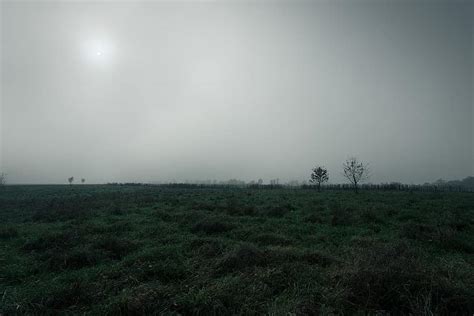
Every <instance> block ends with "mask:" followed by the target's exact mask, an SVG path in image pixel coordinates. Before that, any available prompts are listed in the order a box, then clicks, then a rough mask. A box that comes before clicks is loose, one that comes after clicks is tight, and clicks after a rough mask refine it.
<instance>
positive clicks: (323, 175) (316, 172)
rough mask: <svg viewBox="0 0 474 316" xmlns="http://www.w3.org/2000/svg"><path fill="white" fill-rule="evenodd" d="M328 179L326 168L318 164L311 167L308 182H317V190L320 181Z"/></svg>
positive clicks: (319, 188) (319, 189)
mask: <svg viewBox="0 0 474 316" xmlns="http://www.w3.org/2000/svg"><path fill="white" fill-rule="evenodd" d="M328 180H329V174H328V170H327V169H326V168H324V167H321V166H318V167H316V168H314V169H313V173H311V179H310V180H309V182H311V183H315V184H317V185H318V192H319V191H321V183H324V182H327V181H328Z"/></svg>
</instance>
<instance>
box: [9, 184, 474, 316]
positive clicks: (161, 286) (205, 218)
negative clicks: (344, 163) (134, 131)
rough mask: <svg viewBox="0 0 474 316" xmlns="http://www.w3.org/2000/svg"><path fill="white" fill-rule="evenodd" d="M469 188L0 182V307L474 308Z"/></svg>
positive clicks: (473, 198) (90, 310)
mask: <svg viewBox="0 0 474 316" xmlns="http://www.w3.org/2000/svg"><path fill="white" fill-rule="evenodd" d="M473 254H474V194H473V193H409V192H361V193H360V194H358V195H356V194H354V193H352V192H337V191H331V192H321V193H318V192H316V191H313V190H302V189H298V190H296V189H295V190H291V189H274V190H270V189H229V188H221V189H219V188H214V189H211V188H206V189H198V188H195V189H184V188H171V187H161V186H160V187H158V186H156V187H147V186H88V185H83V186H79V185H76V186H7V187H4V188H0V314H2V313H3V314H5V315H9V314H16V313H19V314H51V313H56V312H60V311H61V312H69V313H77V314H84V313H86V314H100V315H103V314H112V315H120V314H122V315H124V314H144V313H147V314H184V315H189V314H200V315H210V314H211V315H212V314H216V315H226V314H272V315H288V313H294V314H297V315H300V314H301V315H304V314H307V315H313V314H331V313H336V314H341V313H344V314H354V313H356V312H361V313H376V312H379V313H383V312H392V313H394V314H400V313H403V314H407V313H412V314H415V315H419V314H429V313H430V312H433V313H435V314H452V313H455V312H457V313H458V314H461V315H472V314H473V313H474V255H473Z"/></svg>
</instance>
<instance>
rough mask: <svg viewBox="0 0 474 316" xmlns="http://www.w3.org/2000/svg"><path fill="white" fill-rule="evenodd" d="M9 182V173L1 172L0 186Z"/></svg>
mask: <svg viewBox="0 0 474 316" xmlns="http://www.w3.org/2000/svg"><path fill="white" fill-rule="evenodd" d="M6 183H7V174H6V173H4V172H2V173H0V186H4V185H5V184H6Z"/></svg>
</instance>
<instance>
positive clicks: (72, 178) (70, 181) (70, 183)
mask: <svg viewBox="0 0 474 316" xmlns="http://www.w3.org/2000/svg"><path fill="white" fill-rule="evenodd" d="M67 181H69V185H72V183H73V182H74V177H70V178H67Z"/></svg>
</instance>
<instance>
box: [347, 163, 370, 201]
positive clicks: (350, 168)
mask: <svg viewBox="0 0 474 316" xmlns="http://www.w3.org/2000/svg"><path fill="white" fill-rule="evenodd" d="M342 167H343V169H344V173H343V176H344V177H346V178H347V180H349V182H350V183H352V185H353V187H354V192H355V193H358V192H359V183H360V182H362V181H365V180H367V179H368V178H369V176H370V175H369V166H368V164H365V163H363V162H361V161H358V160H357V158H355V157H351V158H349V159H347V160H346V162H344V163H343V164H342Z"/></svg>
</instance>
